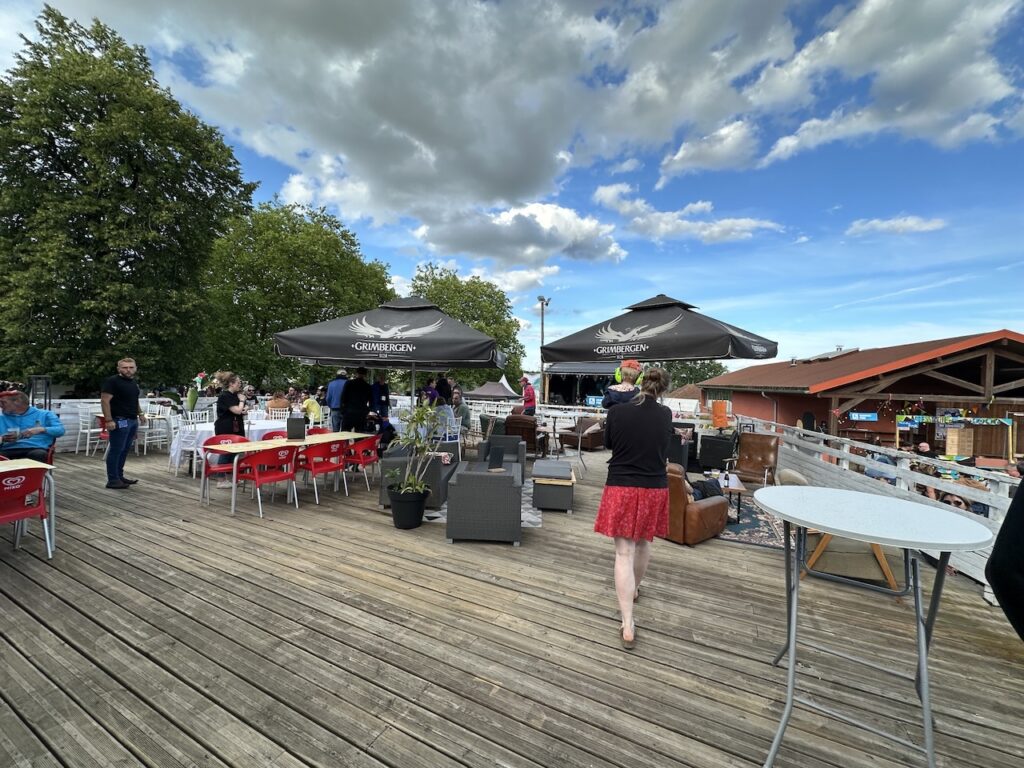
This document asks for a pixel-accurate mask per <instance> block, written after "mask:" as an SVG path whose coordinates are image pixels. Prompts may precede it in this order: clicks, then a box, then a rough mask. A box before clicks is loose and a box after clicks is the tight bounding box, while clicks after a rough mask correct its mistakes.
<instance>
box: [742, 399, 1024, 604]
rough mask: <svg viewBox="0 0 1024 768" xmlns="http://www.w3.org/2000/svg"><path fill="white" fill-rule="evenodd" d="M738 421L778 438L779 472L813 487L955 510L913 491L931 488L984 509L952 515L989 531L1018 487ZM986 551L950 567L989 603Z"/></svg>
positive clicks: (970, 471)
mask: <svg viewBox="0 0 1024 768" xmlns="http://www.w3.org/2000/svg"><path fill="white" fill-rule="evenodd" d="M737 420H738V421H739V422H740V423H741V424H742V423H747V424H752V425H753V427H754V430H755V431H756V432H760V433H774V434H776V435H778V437H779V442H780V449H779V463H778V466H779V469H785V468H789V469H794V470H796V471H797V472H800V473H801V474H802V475H804V477H806V478H807V480H808V482H810V483H811V484H812V485H819V486H827V487H830V488H846V489H850V490H856V491H863V492H866V493H874V494H878V495H888V496H896V497H898V498H905V499H909V500H912V501H917V502H920V503H922V504H930V505H934V506H940V507H942V508H944V509H947V510H948V509H954V508H953V507H950V506H947V505H945V504H942V503H941V502H939V501H936V500H934V499H929V498H928V497H927V496H924V495H922V494H921V493H920V492H918V491H917V487H918V486H922V487H927V488H934V489H935V495H936V497H938V498H941V496H942V494H944V493H953V494H956V495H957V496H959V497H961V498H963V499H965V500H967V501H975V502H980V503H982V504H985V505H987V506H988V509H989V515H988V517H987V518H986V517H981V516H979V515H975V514H973V513H972V512H970V511H969V510H965V511H961V510H955V511H957V512H958V513H959V514H963V515H969V516H970V517H971V518H972V519H974V520H977V521H978V522H980V523H982V524H983V525H985V526H987V527H988V528H989V529H991V530H992V531H993V532H998V530H999V526H1000V525H1001V524H1002V521H1003V518H1004V516H1005V515H1006V510H1007V508H1008V507H1009V506H1010V499H1011V498H1012V496H1013V494H1014V492H1015V491H1016V489H1017V486H1018V485H1019V484H1020V480H1018V479H1016V478H1012V477H1010V476H1009V475H1006V474H1003V473H1002V472H991V471H988V470H984V469H978V468H976V467H966V466H963V465H960V464H956V463H954V462H949V461H943V460H941V459H930V458H926V457H922V456H918V455H916V454H911V453H906V452H905V451H899V450H895V449H893V448H885V447H881V446H876V445H869V444H867V443H861V442H858V441H856V440H851V439H849V438H845V437H835V436H833V435H826V434H822V433H821V432H813V431H808V430H804V429H799V428H798V427H791V426H788V425H784V424H777V423H775V422H771V421H763V420H761V419H755V418H750V417H744V416H738V417H737ZM878 455H885V456H889V457H891V458H892V459H893V460H894V461H895V462H896V464H895V466H893V465H892V464H887V463H884V462H880V461H876V460H875V459H874V458H873V457H874V456H878ZM912 462H913V463H915V464H928V465H931V466H933V467H935V468H936V470H944V471H946V472H956V473H958V474H959V476H960V477H970V478H974V479H976V480H980V481H982V482H984V483H985V484H986V485H988V487H989V489H990V490H988V491H984V490H981V489H978V488H971V487H970V486H967V485H963V484H960V483H957V482H956V481H954V480H947V479H944V478H942V477H936V476H931V475H926V474H924V473H922V472H917V471H914V470H912V469H910V465H911V463H912ZM869 468H870V469H876V470H881V471H882V472H884V473H885V474H886V475H888V476H889V477H895V478H896V481H895V484H890V483H889V482H887V481H885V480H881V479H874V478H870V477H868V476H867V475H865V474H864V470H866V469H869ZM990 551H991V548H986V549H983V550H978V551H977V552H963V553H954V554H953V556H952V559H951V560H950V564H951V565H952V566H953V567H954V568H956V569H957V570H958V571H960V572H961V573H964V574H965V575H967V576H970V577H971V578H972V579H975V580H976V581H979V582H981V583H982V584H985V585H986V586H985V596H986V599H989V600H990V601H992V596H991V592H990V591H989V590H988V585H987V583H986V582H985V564H986V563H987V562H988V556H989V553H990Z"/></svg>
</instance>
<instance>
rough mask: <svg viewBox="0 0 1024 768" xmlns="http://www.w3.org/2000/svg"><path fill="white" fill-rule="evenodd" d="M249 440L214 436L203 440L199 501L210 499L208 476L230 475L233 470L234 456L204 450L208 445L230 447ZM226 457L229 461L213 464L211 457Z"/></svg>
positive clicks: (231, 436) (229, 436) (239, 437)
mask: <svg viewBox="0 0 1024 768" xmlns="http://www.w3.org/2000/svg"><path fill="white" fill-rule="evenodd" d="M248 442H249V438H247V437H244V436H243V435H214V436H213V437H208V438H206V439H205V440H203V449H204V450H203V479H202V480H201V481H200V483H199V501H200V502H202V500H203V499H204V498H205V499H209V498H210V475H230V474H231V470H232V469H233V468H234V464H235V462H234V456H232V455H231V454H230V453H217V452H216V451H207V450H205V449H206V447H207V446H210V445H231V444H232V443H248ZM214 456H216V457H218V458H220V457H221V456H227V457H228V458H229V459H231V461H228V462H225V463H224V464H214V463H213V460H212V459H213V457H214Z"/></svg>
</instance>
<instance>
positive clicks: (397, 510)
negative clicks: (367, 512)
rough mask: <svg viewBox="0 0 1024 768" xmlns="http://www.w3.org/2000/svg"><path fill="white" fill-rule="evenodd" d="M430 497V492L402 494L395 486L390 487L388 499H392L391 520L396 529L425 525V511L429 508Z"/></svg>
mask: <svg viewBox="0 0 1024 768" xmlns="http://www.w3.org/2000/svg"><path fill="white" fill-rule="evenodd" d="M429 495H430V491H408V492H406V493H400V492H399V491H398V490H397V489H396V488H395V486H389V487H388V498H390V499H391V519H392V520H393V521H394V523H395V528H401V529H402V530H409V529H410V528H419V527H420V526H421V525H422V524H423V510H425V509H426V508H427V497H428V496H429Z"/></svg>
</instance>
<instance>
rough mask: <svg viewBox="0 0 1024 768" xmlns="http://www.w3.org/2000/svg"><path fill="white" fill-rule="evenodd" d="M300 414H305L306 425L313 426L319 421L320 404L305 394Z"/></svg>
mask: <svg viewBox="0 0 1024 768" xmlns="http://www.w3.org/2000/svg"><path fill="white" fill-rule="evenodd" d="M302 412H303V414H305V416H306V421H307V422H308V423H310V424H315V423H316V422H318V421H320V403H318V402H317V401H316V398H315V397H313V396H312V395H310V394H309V393H308V392H307V393H306V399H305V400H303V401H302Z"/></svg>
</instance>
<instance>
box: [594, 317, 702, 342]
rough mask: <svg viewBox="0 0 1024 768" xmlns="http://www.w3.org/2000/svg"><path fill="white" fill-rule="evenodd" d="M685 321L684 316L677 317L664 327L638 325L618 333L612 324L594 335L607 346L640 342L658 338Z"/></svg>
mask: <svg viewBox="0 0 1024 768" xmlns="http://www.w3.org/2000/svg"><path fill="white" fill-rule="evenodd" d="M682 319H683V316H682V314H679V315H677V316H676V317H675V318H673V319H672V320H669V321H668V322H667V323H663V324H662V325H656V326H654V327H653V328H651V327H649V326H647V325H638V326H636V327H635V328H630V329H629V330H626V331H617V330H615V329H614V328H612V324H611V323H608V324H607V325H603V326H601V328H600V330H598V331H597V333H595V334H594V336H596V337H597V338H598V339H599V340H601V341H603V342H605V343H606V344H621V343H623V342H627V341H640V340H641V339H649V338H651V337H652V336H657V335H658V334H659V333H664V332H665V331H668V330H670V329H672V328H675V327H676V326H677V325H679V321H680V320H682Z"/></svg>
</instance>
